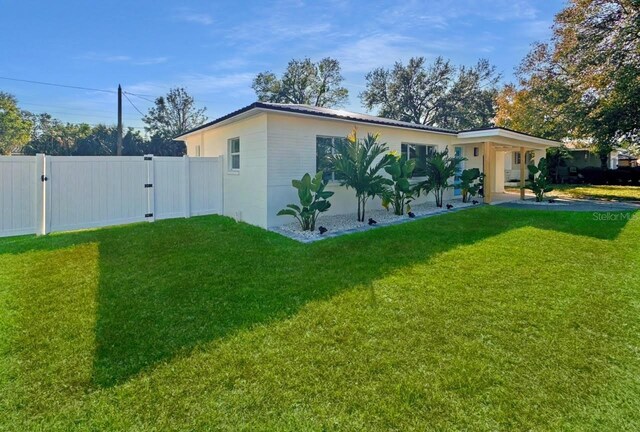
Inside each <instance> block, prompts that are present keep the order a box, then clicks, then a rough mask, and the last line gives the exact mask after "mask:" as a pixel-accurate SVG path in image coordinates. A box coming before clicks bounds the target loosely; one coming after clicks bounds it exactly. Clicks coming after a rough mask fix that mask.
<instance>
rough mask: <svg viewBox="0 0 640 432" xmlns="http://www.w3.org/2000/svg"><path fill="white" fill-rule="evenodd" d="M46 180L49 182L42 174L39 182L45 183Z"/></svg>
mask: <svg viewBox="0 0 640 432" xmlns="http://www.w3.org/2000/svg"><path fill="white" fill-rule="evenodd" d="M47 180H49V177H47V176H45V175H44V174H42V175H41V176H40V181H41V182H46V181H47Z"/></svg>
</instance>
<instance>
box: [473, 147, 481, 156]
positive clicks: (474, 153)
mask: <svg viewBox="0 0 640 432" xmlns="http://www.w3.org/2000/svg"><path fill="white" fill-rule="evenodd" d="M479 155H480V148H479V147H474V148H473V156H474V157H478V156H479Z"/></svg>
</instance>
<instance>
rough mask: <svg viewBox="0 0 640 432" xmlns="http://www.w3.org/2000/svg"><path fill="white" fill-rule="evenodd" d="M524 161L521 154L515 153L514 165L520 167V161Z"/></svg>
mask: <svg viewBox="0 0 640 432" xmlns="http://www.w3.org/2000/svg"><path fill="white" fill-rule="evenodd" d="M521 160H522V158H521V155H520V152H518V151H516V152H513V164H514V165H520V161H521Z"/></svg>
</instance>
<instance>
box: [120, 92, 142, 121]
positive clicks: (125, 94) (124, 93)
mask: <svg viewBox="0 0 640 432" xmlns="http://www.w3.org/2000/svg"><path fill="white" fill-rule="evenodd" d="M122 94H123V95H124V97H126V98H127V100H128V101H129V103H130V104H131V106H132V107H134V108H135V109H136V111H138V112H139V113H140V115H141V116H142V117H144V114H142V111H140V110H139V109H138V107H137V106H135V105H134V103H133V102H131V99H129V96H127V93H126V92H122Z"/></svg>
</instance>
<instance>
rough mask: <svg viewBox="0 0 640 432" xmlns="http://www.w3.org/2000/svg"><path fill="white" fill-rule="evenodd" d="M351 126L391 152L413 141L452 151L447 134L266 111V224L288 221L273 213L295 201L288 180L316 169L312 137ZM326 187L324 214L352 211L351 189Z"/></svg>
mask: <svg viewBox="0 0 640 432" xmlns="http://www.w3.org/2000/svg"><path fill="white" fill-rule="evenodd" d="M354 126H357V128H358V136H359V137H362V138H363V137H366V135H367V133H379V134H380V141H381V142H386V143H387V146H388V147H389V149H390V150H392V151H394V150H395V151H397V152H400V151H401V144H402V143H413V144H425V145H435V146H437V147H438V148H439V149H444V147H446V146H447V145H449V151H450V152H453V147H452V145H451V143H452V140H453V139H455V138H454V137H453V136H451V135H446V134H438V133H432V132H421V131H412V130H407V129H399V128H391V127H385V126H377V125H369V124H358V123H356V122H350V121H341V120H335V119H323V118H310V117H304V116H295V115H283V114H279V113H271V112H270V113H268V127H267V130H268V132H267V135H268V145H267V147H268V150H267V166H268V169H267V172H268V174H267V212H268V214H267V224H268V226H278V225H282V224H284V223H288V222H291V218H287V217H283V216H277V213H278V211H279V210H280V209H282V208H284V206H285V205H286V204H289V203H297V202H298V196H297V193H296V190H295V189H294V188H293V187H292V186H291V180H292V179H294V178H295V179H299V178H301V177H302V176H303V175H304V174H305V173H310V174H313V173H315V172H316V136H318V135H324V136H337V137H346V136H347V135H348V134H349V133H350V132H351V130H352V129H353V127H354ZM480 159H482V158H480ZM327 189H328V190H331V191H334V192H335V195H334V196H333V197H332V198H331V209H330V210H329V212H328V214H347V213H355V212H356V208H357V203H356V199H355V193H354V191H353V189H349V190H347V189H346V188H344V187H340V186H339V185H338V184H337V183H332V184H330V185H329V186H328V188H327ZM451 193H452V192H450V194H451ZM426 199H429V200H432V199H433V198H432V196H429V197H425V196H424V195H423V196H421V197H420V198H419V199H418V200H417V201H416V203H420V202H424V201H425V200H426ZM379 208H381V204H380V200H378V199H375V200H369V202H368V203H367V209H368V210H372V209H379Z"/></svg>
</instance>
